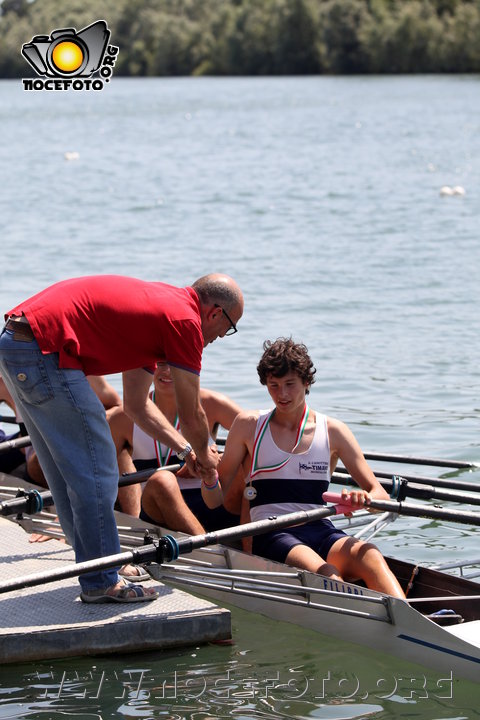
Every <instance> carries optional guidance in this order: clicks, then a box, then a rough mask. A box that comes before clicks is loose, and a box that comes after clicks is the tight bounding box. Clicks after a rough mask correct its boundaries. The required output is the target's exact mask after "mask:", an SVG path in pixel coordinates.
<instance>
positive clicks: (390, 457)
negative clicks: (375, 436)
mask: <svg viewBox="0 0 480 720" xmlns="http://www.w3.org/2000/svg"><path fill="white" fill-rule="evenodd" d="M226 441H227V438H225V437H220V438H217V439H216V440H215V442H216V444H217V445H225V443H226ZM364 455H365V458H366V459H367V460H383V461H384V462H397V463H407V464H409V465H429V466H430V467H448V468H455V469H457V470H462V469H464V468H465V469H467V468H476V467H479V466H478V464H477V463H473V462H469V461H468V460H444V459H441V458H427V457H414V456H412V455H394V454H391V453H372V452H366V453H364Z"/></svg>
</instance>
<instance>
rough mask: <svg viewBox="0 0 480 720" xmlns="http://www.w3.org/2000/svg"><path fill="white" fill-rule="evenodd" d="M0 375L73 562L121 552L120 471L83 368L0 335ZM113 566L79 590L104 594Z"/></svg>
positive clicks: (83, 580)
mask: <svg viewBox="0 0 480 720" xmlns="http://www.w3.org/2000/svg"><path fill="white" fill-rule="evenodd" d="M0 373H1V375H2V377H3V379H4V381H5V384H6V386H7V388H8V389H9V390H10V392H11V394H12V396H13V398H14V400H15V403H16V405H17V408H18V411H19V412H20V414H21V416H22V419H23V421H24V423H25V425H26V428H27V430H28V433H29V435H30V438H31V440H32V445H33V447H34V449H35V451H36V453H37V455H38V459H39V461H40V465H41V467H42V470H43V472H44V474H45V477H46V479H47V482H48V485H49V488H50V490H51V492H52V495H53V499H54V501H55V507H56V509H57V513H58V517H59V520H60V523H61V525H62V528H63V531H64V533H65V535H66V537H67V539H68V541H69V542H70V544H71V545H72V546H73V548H74V550H75V558H76V561H77V562H83V561H85V560H92V559H94V558H98V557H101V556H105V555H113V554H116V553H119V552H120V541H119V538H118V531H117V526H116V523H115V516H114V512H113V508H114V504H115V500H116V497H117V492H118V465H117V458H116V452H115V446H114V444H113V441H112V436H111V433H110V428H109V426H108V423H107V420H106V417H105V410H104V408H103V405H102V404H101V402H100V400H99V399H98V398H97V396H96V394H95V393H94V391H93V390H92V388H91V387H90V385H89V383H88V380H87V379H86V377H85V374H84V373H83V372H82V371H81V370H71V369H62V368H59V367H58V354H57V353H51V354H48V355H43V354H42V352H41V351H40V348H39V347H38V344H37V342H36V341H35V340H33V341H32V342H23V341H21V340H14V339H13V333H12V332H11V331H9V330H4V331H3V332H2V334H1V336H0ZM117 570H118V568H111V569H108V570H104V571H101V572H100V571H99V572H91V573H88V574H85V575H80V576H79V580H80V585H81V586H82V590H93V589H99V588H107V587H109V586H111V585H114V584H115V583H116V582H117V581H118V572H117Z"/></svg>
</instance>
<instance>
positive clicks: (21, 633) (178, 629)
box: [0, 518, 231, 663]
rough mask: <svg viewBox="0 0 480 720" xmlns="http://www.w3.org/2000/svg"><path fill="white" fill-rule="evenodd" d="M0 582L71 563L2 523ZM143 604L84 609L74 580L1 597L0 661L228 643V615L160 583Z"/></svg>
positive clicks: (62, 550) (59, 547)
mask: <svg viewBox="0 0 480 720" xmlns="http://www.w3.org/2000/svg"><path fill="white" fill-rule="evenodd" d="M0 535H1V537H2V543H1V547H0V583H1V582H5V581H7V580H11V579H15V578H16V577H19V576H23V575H27V574H30V573H34V572H48V571H49V570H51V569H53V568H58V567H59V566H61V565H62V564H65V565H67V564H70V563H72V562H74V561H75V559H74V554H73V551H72V549H71V548H70V547H69V546H68V545H65V543H62V542H60V541H58V540H49V541H48V542H44V543H30V542H29V535H28V534H27V533H26V532H25V531H24V530H23V529H22V528H21V527H19V526H18V525H16V524H15V523H13V522H11V521H10V520H7V519H5V518H0ZM147 585H149V586H152V587H155V588H156V589H157V590H158V591H159V593H160V597H159V598H158V600H155V601H153V602H149V603H126V604H123V603H122V604H119V603H107V604H99V605H97V604H90V605H86V604H85V603H82V602H81V600H80V599H79V597H78V596H79V584H78V580H77V578H70V579H67V580H60V581H57V582H54V583H48V584H44V585H41V586H39V587H34V588H25V589H22V590H15V591H13V592H9V593H5V594H1V595H0V627H1V628H2V633H1V635H0V663H16V662H27V661H32V660H45V659H49V658H60V657H71V656H76V655H97V654H102V655H103V654H107V653H119V652H129V653H130V652H134V651H140V650H165V649H169V648H173V647H180V646H189V645H197V644H202V643H207V642H212V641H218V640H226V639H229V638H230V637H231V617H230V612H229V611H228V610H225V609H223V608H219V607H217V606H216V605H214V604H213V603H211V602H209V601H207V600H202V599H199V598H197V597H193V596H192V595H190V594H188V593H186V592H184V591H182V590H178V589H175V588H171V587H168V586H166V585H164V584H162V583H158V582H155V581H153V580H152V581H150V582H148V583H147Z"/></svg>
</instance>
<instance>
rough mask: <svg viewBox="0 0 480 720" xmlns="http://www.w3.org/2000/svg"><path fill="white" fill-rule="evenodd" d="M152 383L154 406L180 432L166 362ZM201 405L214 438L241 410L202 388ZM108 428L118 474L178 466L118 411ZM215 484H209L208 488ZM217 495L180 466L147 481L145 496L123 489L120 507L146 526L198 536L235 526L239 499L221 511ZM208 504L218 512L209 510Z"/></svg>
mask: <svg viewBox="0 0 480 720" xmlns="http://www.w3.org/2000/svg"><path fill="white" fill-rule="evenodd" d="M153 384H154V389H153V392H152V393H151V396H150V397H151V399H152V401H153V402H154V403H155V405H156V407H157V408H158V409H159V410H160V411H161V412H162V413H163V415H165V417H166V418H167V420H168V421H169V422H170V423H171V424H172V425H173V426H174V427H175V428H176V429H177V430H178V431H179V432H180V425H179V421H178V412H177V400H176V396H175V387H174V384H173V381H172V377H171V373H170V367H169V366H168V365H167V363H164V362H160V363H157V368H156V370H155V372H154V375H153ZM200 402H201V405H202V407H203V409H204V411H205V415H206V417H207V422H208V425H209V431H210V435H211V437H212V438H213V436H214V434H215V430H216V427H217V426H218V425H221V426H222V427H224V428H225V429H227V430H228V429H229V428H230V427H231V425H232V423H233V421H234V419H235V417H236V416H237V415H238V413H239V412H240V410H241V408H240V407H239V406H238V405H237V404H236V403H235V402H233V400H231V399H230V398H228V397H227V396H226V395H223V394H221V393H218V392H214V391H213V390H207V389H205V388H201V389H200ZM109 423H110V430H111V433H112V437H113V440H114V443H115V447H116V449H117V459H118V466H119V471H120V474H124V473H131V472H135V470H143V469H145V468H150V467H152V468H155V467H161V466H166V465H172V464H174V463H178V462H179V460H178V458H177V455H176V454H175V452H173V451H172V449H171V448H168V447H166V446H165V445H164V444H163V443H160V442H159V441H158V440H157V439H155V438H153V437H151V436H150V435H148V434H147V433H146V432H144V431H143V430H142V429H141V428H139V427H138V425H136V424H134V422H133V421H132V420H131V418H130V417H129V416H128V415H127V414H126V413H125V412H123V411H122V410H121V408H120V409H117V410H116V411H115V412H114V413H113V414H112V415H111V417H110V419H109ZM212 443H213V440H212ZM214 484H215V481H214V480H213V481H212V482H211V483H210V485H211V486H213V485H214ZM124 491H128V493H127V492H124ZM216 494H217V493H216V489H215V488H213V487H209V485H208V484H205V483H201V480H200V478H199V477H193V476H192V475H191V473H190V472H189V470H188V468H187V466H186V465H184V466H183V468H182V469H181V470H180V471H179V472H178V473H177V474H176V475H174V474H173V473H172V472H169V471H165V470H159V471H158V472H156V473H155V474H154V475H152V476H151V477H150V478H149V479H148V481H147V483H146V484H145V488H144V490H143V492H142V487H141V485H140V484H137V485H130V486H128V487H125V488H122V489H121V490H120V491H119V502H120V506H121V509H122V510H123V512H127V513H129V514H131V515H135V516H136V517H138V516H140V518H142V519H143V520H146V521H147V522H151V523H153V524H155V525H163V526H165V527H168V528H169V529H171V530H178V531H180V532H185V533H188V534H189V535H199V534H201V533H203V532H205V530H207V531H210V530H218V529H220V528H223V527H230V526H232V525H237V524H238V522H239V515H238V513H239V508H240V504H241V497H240V498H237V499H236V500H234V499H233V495H232V496H231V501H230V504H229V505H228V506H227V507H228V509H225V508H224V507H221V506H218V502H215V503H213V500H214V499H215V501H216ZM207 503H208V504H215V505H217V507H214V508H213V509H210V508H209V507H208V504H207Z"/></svg>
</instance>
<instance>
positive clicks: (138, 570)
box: [118, 565, 152, 582]
mask: <svg viewBox="0 0 480 720" xmlns="http://www.w3.org/2000/svg"><path fill="white" fill-rule="evenodd" d="M127 567H129V568H133V569H134V570H135V572H134V573H133V575H131V574H130V573H126V572H125V568H127ZM118 574H119V575H120V577H122V578H124V579H125V580H133V581H134V582H143V581H144V580H151V579H152V576H151V575H150V574H149V573H148V572H147V571H146V570H145V568H143V567H142V566H141V565H122V567H121V568H120V570H119V571H118Z"/></svg>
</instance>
